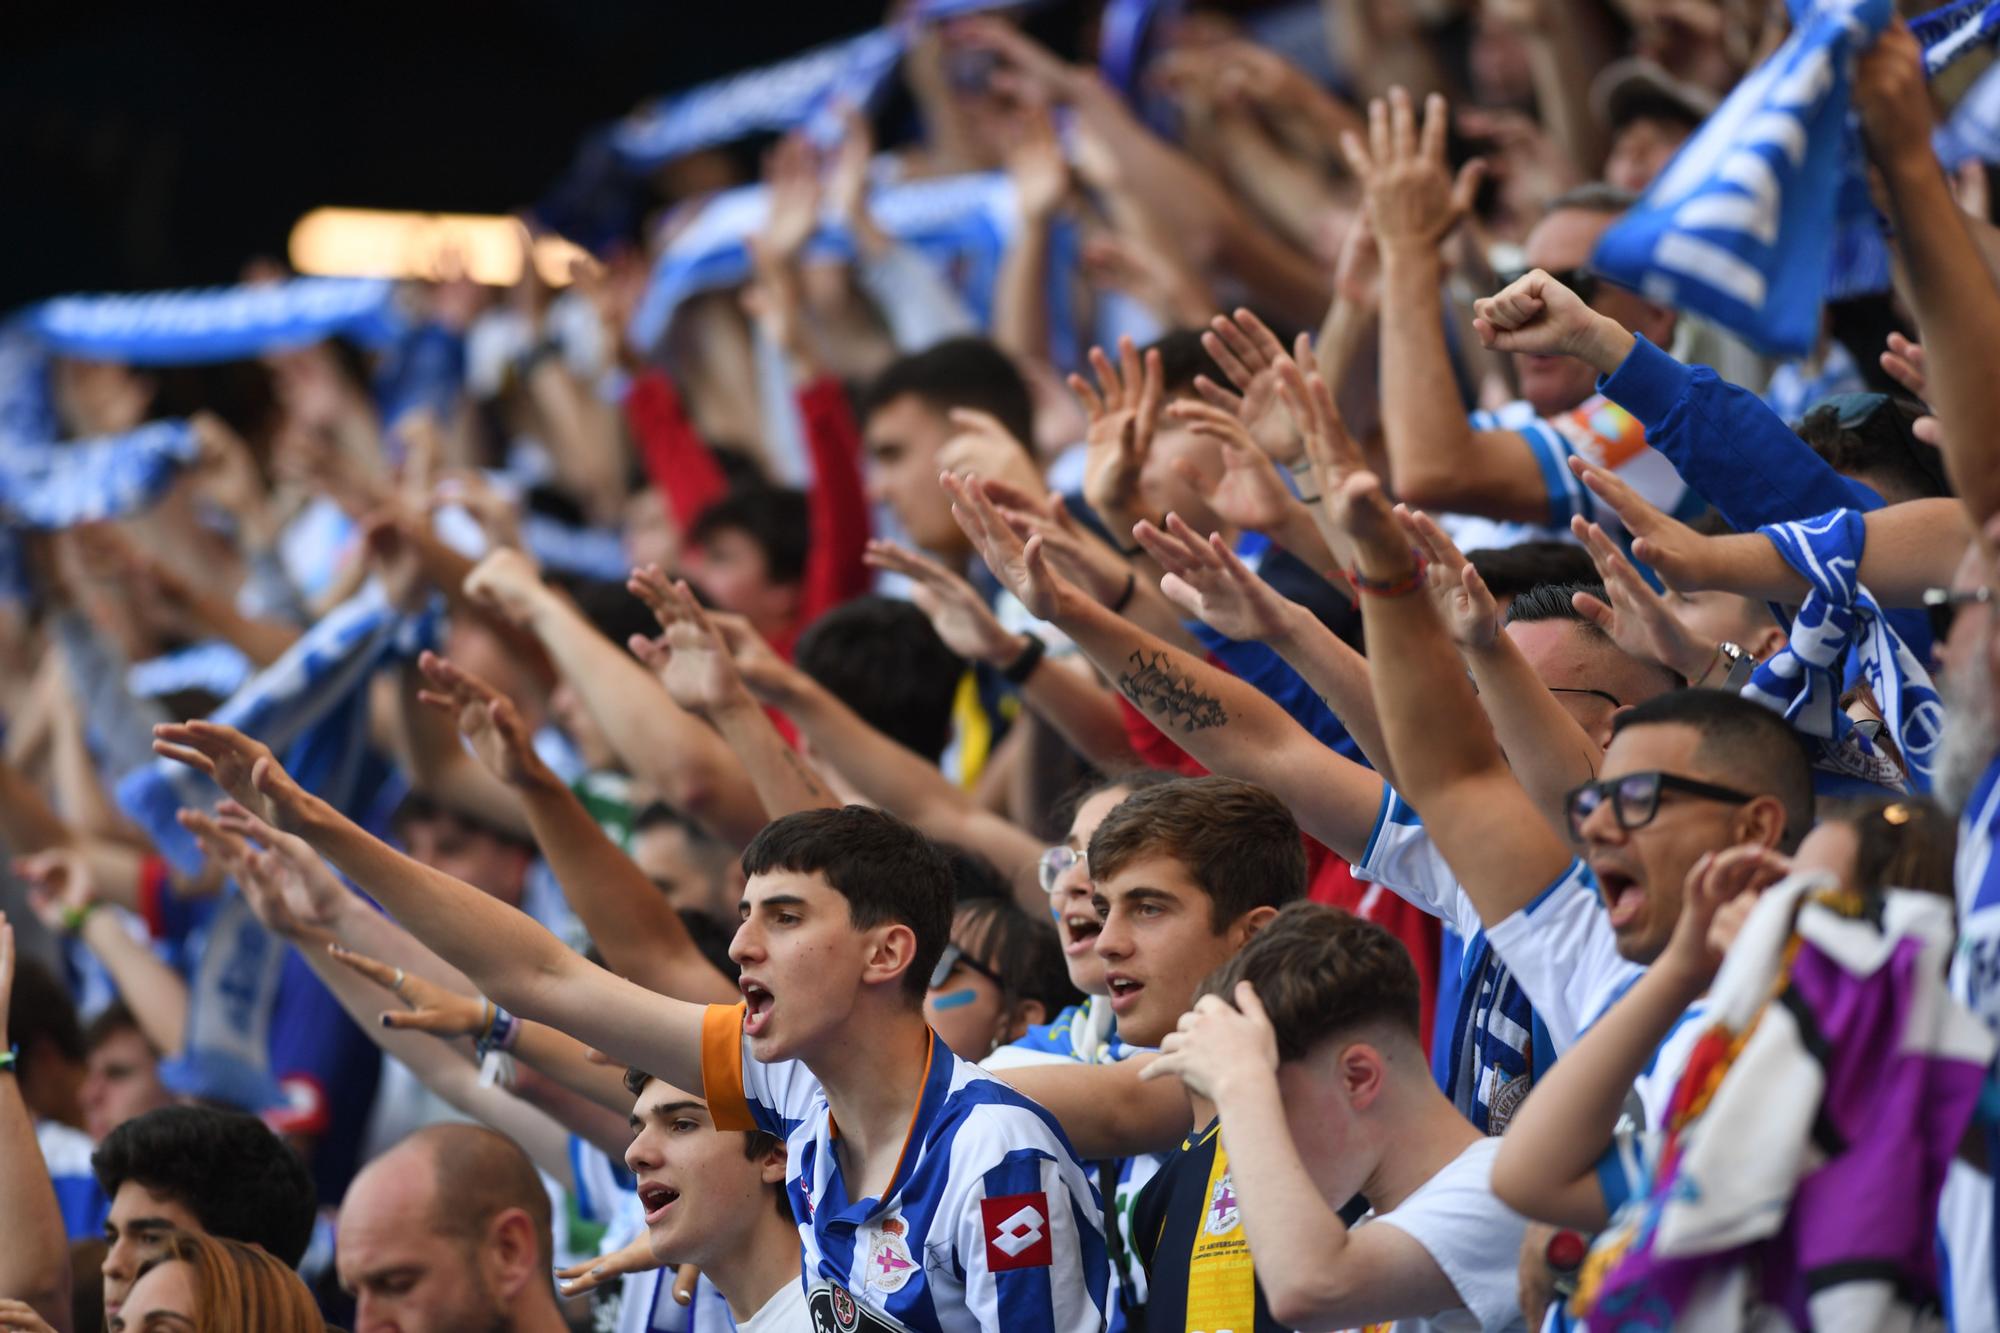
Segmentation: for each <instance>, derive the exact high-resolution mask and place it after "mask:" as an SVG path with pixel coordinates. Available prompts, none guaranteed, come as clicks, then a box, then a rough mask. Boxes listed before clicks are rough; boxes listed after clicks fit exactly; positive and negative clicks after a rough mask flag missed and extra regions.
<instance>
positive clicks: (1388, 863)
mask: <svg viewBox="0 0 2000 1333" xmlns="http://www.w3.org/2000/svg"><path fill="white" fill-rule="evenodd" d="M1354 876H1355V878H1356V879H1363V880H1368V881H1371V882H1373V883H1378V884H1380V885H1382V886H1383V887H1384V888H1386V889H1389V890H1391V891H1393V892H1394V893H1395V894H1396V895H1397V896H1398V897H1401V898H1403V899H1404V900H1405V901H1407V902H1409V903H1411V904H1413V905H1415V906H1416V907H1418V908H1419V909H1421V910H1423V911H1425V912H1429V913H1430V914H1431V915H1432V916H1435V917H1437V918H1439V919H1440V920H1442V921H1443V922H1444V923H1445V924H1446V925H1448V926H1451V927H1452V928H1453V929H1454V930H1456V931H1457V932H1458V934H1459V937H1460V938H1461V939H1462V940H1464V942H1465V947H1464V950H1463V951H1462V953H1461V954H1460V963H1459V976H1460V988H1459V1001H1458V1011H1457V1013H1455V1014H1443V1013H1440V1014H1439V1015H1438V1021H1439V1022H1440V1023H1446V1022H1449V1023H1450V1024H1451V1025H1452V1027H1451V1045H1450V1053H1451V1060H1450V1073H1449V1076H1448V1077H1447V1078H1446V1079H1445V1080H1444V1083H1443V1087H1444V1094H1445V1096H1447V1097H1449V1098H1450V1099H1451V1103H1452V1105H1453V1106H1455V1107H1457V1108H1458V1111H1459V1114H1461V1115H1463V1116H1464V1117H1465V1118H1466V1119H1468V1120H1470V1121H1471V1122H1472V1123H1473V1124H1474V1125H1475V1126H1477V1127H1478V1129H1479V1131H1480V1132H1481V1133H1483V1134H1498V1133H1500V1132H1502V1131H1503V1130H1505V1129H1506V1128H1507V1121H1508V1120H1509V1119H1510V1118H1511V1117H1512V1116H1513V1114H1514V1111H1515V1108H1517V1107H1519V1106H1520V1104H1521V1102H1522V1101H1523V1100H1524V1099H1525V1098H1526V1097H1527V1095H1528V1090H1529V1089H1530V1088H1532V1087H1533V1086H1534V1082H1535V1074H1536V1071H1537V1070H1539V1069H1542V1068H1545V1067H1546V1066H1547V1065H1548V1064H1549V1063H1550V1062H1551V1061H1553V1060H1554V1059H1555V1047H1554V1043H1553V1042H1552V1041H1551V1040H1550V1039H1549V1036H1548V1033H1547V1031H1546V1029H1543V1028H1542V1027H1541V1026H1540V1022H1539V1020H1538V1019H1537V1018H1536V1016H1535V1013H1534V1010H1533V1009H1532V1008H1531V1007H1530V1006H1529V1001H1528V996H1527V992H1526V991H1524V990H1523V989H1522V988H1521V985H1520V983H1519V982H1518V981H1516V980H1515V978H1514V976H1513V974H1512V973H1511V972H1510V971H1508V969H1507V965H1506V964H1505V963H1503V962H1502V961H1501V960H1500V956H1499V954H1498V953H1496V952H1495V951H1494V949H1493V948H1492V946H1491V945H1490V944H1489V943H1488V941H1487V939H1486V931H1485V929H1484V927H1482V926H1481V924H1480V921H1479V913H1478V912H1477V911H1475V910H1474V909H1473V906H1472V901H1471V899H1469V898H1467V897H1466V896H1465V891H1464V890H1463V889H1461V888H1460V887H1459V884H1458V878H1457V876H1455V875H1453V874H1452V872H1451V867H1450V866H1449V865H1447V864H1445V859H1444V854H1443V853H1442V852H1440V851H1438V849H1437V844H1436V843H1434V842H1432V841H1431V836H1430V833H1429V831H1428V830H1426V829H1425V828H1424V825H1423V820H1422V819H1421V818H1419V817H1418V815H1417V812H1416V811H1415V810H1414V809H1412V808H1411V807H1410V805H1409V803H1408V802H1407V801H1405V800H1404V799H1403V798H1402V797H1401V796H1399V795H1397V794H1396V791H1395V789H1394V788H1392V787H1389V786H1387V785H1386V784H1385V785H1384V786H1383V788H1382V806H1381V808H1380V809H1379V810H1378V811H1376V814H1375V826H1374V827H1373V828H1372V829H1371V830H1369V833H1368V846H1367V848H1366V849H1365V850H1364V851H1363V853H1362V856H1361V860H1360V861H1359V862H1358V863H1356V865H1355V867H1354Z"/></svg>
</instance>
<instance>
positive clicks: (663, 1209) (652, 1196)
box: [639, 1180, 681, 1227]
mask: <svg viewBox="0 0 2000 1333" xmlns="http://www.w3.org/2000/svg"><path fill="white" fill-rule="evenodd" d="M680 1197H681V1192H680V1191H679V1190H677V1189H674V1188H673V1187H672V1186H669V1185H664V1184H662V1183H661V1182H659V1181H657V1180H642V1181H640V1182H639V1206H640V1207H641V1208H644V1209H645V1210H646V1225H647V1226H649V1227H650V1226H654V1225H656V1224H657V1223H659V1222H661V1221H663V1220H664V1219H665V1218H666V1216H667V1210H668V1209H670V1208H672V1207H673V1206H674V1204H675V1203H677V1202H679V1200H680Z"/></svg>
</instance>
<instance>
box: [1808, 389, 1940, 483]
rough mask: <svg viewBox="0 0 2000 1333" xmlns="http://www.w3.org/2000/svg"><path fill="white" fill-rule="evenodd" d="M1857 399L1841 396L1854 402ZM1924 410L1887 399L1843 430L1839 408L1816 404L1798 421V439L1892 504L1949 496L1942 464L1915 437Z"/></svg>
mask: <svg viewBox="0 0 2000 1333" xmlns="http://www.w3.org/2000/svg"><path fill="white" fill-rule="evenodd" d="M1853 396H1855V395H1843V397H1853ZM1922 415H1923V408H1921V407H1919V406H1918V405H1917V404H1915V403H1913V402H1911V401H1910V400H1908V399H1907V398H1903V397H1900V396H1898V397H1888V396H1886V395H1884V396H1883V398H1882V400H1881V404H1880V406H1879V407H1878V408H1876V409H1875V410H1872V411H1869V412H1866V413H1864V414H1861V415H1860V419H1859V420H1855V419H1854V417H1853V415H1852V414H1850V416H1849V421H1850V422H1851V424H1848V425H1842V424H1841V418H1842V413H1841V404H1838V403H1832V402H1824V403H1816V404H1814V405H1813V406H1812V407H1810V408H1808V409H1807V410H1806V414H1805V416H1804V417H1803V418H1802V419H1801V420H1800V421H1799V424H1798V436H1799V438H1800V439H1802V440H1804V441H1805V442H1806V443H1807V444H1809V445H1811V446H1812V449H1813V452H1814V453H1816V454H1818V455H1819V456H1820V457H1821V458H1822V459H1824V460H1825V462H1826V465H1827V466H1828V467H1830V468H1832V469H1833V470H1834V471H1835V472H1838V473H1840V474H1841V475H1842V476H1844V477H1852V478H1854V479H1855V480H1856V481H1859V482H1861V483H1862V484H1863V485H1866V486H1870V487H1872V488H1873V489H1875V490H1876V491H1878V492H1880V494H1881V496H1882V498H1883V499H1884V500H1886V501H1888V502H1889V503H1890V504H1895V503H1897V502H1899V501H1902V500H1918V499H1925V498H1930V497H1935V496H1942V495H1950V494H1951V486H1950V484H1949V483H1948V482H1947V481H1946V480H1945V475H1944V458H1943V455H1941V454H1940V453H1939V452H1938V451H1937V449H1936V448H1935V447H1934V446H1932V445H1928V444H1925V443H1924V442H1923V441H1922V440H1919V439H1918V438H1917V436H1916V431H1915V426H1916V421H1917V418H1918V417H1920V416H1922Z"/></svg>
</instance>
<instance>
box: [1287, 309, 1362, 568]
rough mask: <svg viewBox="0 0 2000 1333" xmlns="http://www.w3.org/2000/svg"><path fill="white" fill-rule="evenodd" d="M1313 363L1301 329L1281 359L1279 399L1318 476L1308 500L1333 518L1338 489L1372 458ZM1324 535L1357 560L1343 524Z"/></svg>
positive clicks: (1343, 556) (1346, 559)
mask: <svg viewBox="0 0 2000 1333" xmlns="http://www.w3.org/2000/svg"><path fill="white" fill-rule="evenodd" d="M1313 364H1314V362H1313V360H1312V347H1311V343H1310V340H1308V339H1307V337H1306V336H1305V335H1304V334H1300V335H1299V341H1298V348H1297V354H1296V356H1292V357H1287V358H1286V359H1285V360H1283V361H1280V362H1278V398H1279V401H1281V402H1283V403H1284V405H1285V410H1286V411H1287V412H1288V413H1290V414H1291V418H1292V424H1293V426H1294V427H1295V428H1296V429H1297V430H1298V432H1299V436H1300V438H1301V439H1303V440H1304V441H1305V447H1306V458H1307V459H1308V460H1309V461H1310V464H1311V467H1310V471H1311V474H1312V479H1313V480H1312V485H1311V486H1310V487H1308V488H1307V489H1306V491H1305V494H1306V495H1307V496H1308V497H1309V498H1308V503H1317V504H1318V505H1319V506H1320V512H1321V513H1323V514H1326V515H1327V516H1328V517H1329V518H1330V517H1331V515H1332V508H1331V505H1332V497H1333V495H1334V493H1335V492H1337V491H1338V490H1340V488H1341V487H1342V486H1343V485H1344V484H1345V483H1346V481H1347V479H1348V478H1349V477H1351V476H1353V475H1355V474H1356V473H1357V472H1361V471H1364V470H1365V469H1366V467H1367V463H1366V461H1365V460H1364V459H1363V458H1362V456H1361V446H1359V445H1357V444H1356V443H1355V442H1354V437H1353V436H1351V435H1349V434H1348V433H1347V423H1346V422H1345V421H1343V420H1341V416H1340V409H1339V408H1338V407H1335V406H1334V403H1333V390H1331V389H1329V388H1328V387H1327V383H1326V381H1325V379H1323V378H1322V377H1321V376H1320V373H1319V371H1318V370H1316V369H1314V370H1307V369H1303V368H1302V367H1304V366H1311V365H1313ZM1324 535H1325V536H1326V539H1327V545H1328V547H1329V548H1330V549H1331V550H1332V552H1333V557H1334V559H1335V560H1337V561H1339V562H1340V563H1341V564H1343V565H1346V564H1351V563H1352V562H1353V558H1354V556H1353V552H1352V551H1351V550H1350V549H1349V547H1348V543H1347V541H1346V539H1345V538H1344V537H1343V536H1342V535H1341V533H1340V530H1339V527H1338V525H1337V524H1336V525H1333V530H1332V531H1329V532H1326V533H1325V534H1324Z"/></svg>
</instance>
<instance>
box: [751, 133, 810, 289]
mask: <svg viewBox="0 0 2000 1333" xmlns="http://www.w3.org/2000/svg"><path fill="white" fill-rule="evenodd" d="M764 182H765V184H766V185H767V186H768V187H769V189H768V195H769V199H770V211H769V212H768V213H767V214H766V215H765V218H764V226H763V228H762V230H760V231H759V232H758V235H757V239H758V248H759V250H760V251H761V252H762V254H763V257H765V258H767V259H768V260H769V261H770V262H772V263H775V264H790V263H792V262H793V261H794V260H796V259H797V258H798V256H799V251H800V250H801V249H803V248H804V247H805V243H806V241H807V240H809V239H810V238H811V237H812V234H813V230H814V228H816V227H817V226H818V225H819V200H820V186H819V153H818V151H817V150H816V149H814V147H813V143H812V140H811V139H808V138H807V137H806V136H805V134H804V132H803V131H796V132H794V133H791V134H788V135H786V136H785V137H784V138H782V139H780V140H779V141H778V142H777V144H776V145H775V146H773V147H772V149H771V151H770V152H768V153H766V154H765V155H764Z"/></svg>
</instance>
